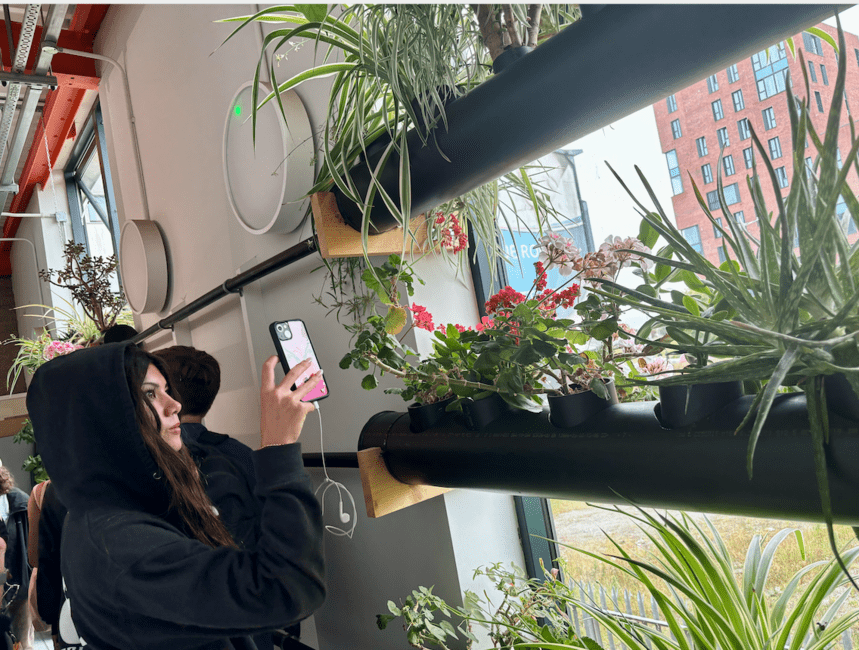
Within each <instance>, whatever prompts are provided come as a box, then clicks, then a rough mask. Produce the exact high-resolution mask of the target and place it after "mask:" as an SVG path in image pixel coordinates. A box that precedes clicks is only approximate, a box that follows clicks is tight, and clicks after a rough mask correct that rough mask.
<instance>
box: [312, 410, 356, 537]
mask: <svg viewBox="0 0 859 650" xmlns="http://www.w3.org/2000/svg"><path fill="white" fill-rule="evenodd" d="M313 406H314V408H315V409H316V415H318V416H319V453H320V455H321V456H322V472H323V473H324V474H325V479H324V480H323V481H322V483H320V484H319V487H318V488H316V492H314V494H316V495H317V498H318V499H319V502H320V503H321V504H322V517H323V519H324V517H325V494H326V493H327V492H328V490H330V489H331V488H332V487H333V488H336V490H337V497H338V498H339V500H340V504H339V512H340V521H341V522H342V523H344V524H347V523H349V521H351V522H352V526H351V527H350V528H349V529H348V530H344V529H342V528H339V527H337V526H331V525H326V526H325V530H327V531H328V532H329V533H331V534H332V535H336V536H338V537H348V538H349V539H352V535H353V534H354V533H355V526H356V525H357V524H358V510H357V508H356V507H355V497H353V496H352V493H351V492H350V491H349V488H347V487H346V486H345V485H343V484H342V483H339V482H337V481H334V480H332V479H331V477H330V476H328V468H327V467H326V465H325V445H324V443H323V440H322V412H321V411H320V409H319V402H313ZM319 490H322V495H321V496H320V495H319ZM343 492H346V496H348V497H349V503H350V504H351V505H352V512H351V514H347V513H346V512H344V511H343Z"/></svg>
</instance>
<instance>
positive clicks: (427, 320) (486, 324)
mask: <svg viewBox="0 0 859 650" xmlns="http://www.w3.org/2000/svg"><path fill="white" fill-rule="evenodd" d="M409 309H411V310H412V319H413V320H414V323H415V327H418V328H420V329H422V330H426V331H427V332H432V331H434V330H438V331H439V332H446V331H447V325H439V326H436V325H434V324H433V322H432V314H430V313H429V312H428V311H427V308H426V307H422V306H420V305H412V306H411V307H409ZM493 325H495V322H494V321H493V320H492V319H491V318H489V317H488V316H484V317H483V318H481V319H480V322H479V323H478V324H477V325H476V326H475V328H474V329H476V330H477V331H478V332H482V331H483V330H485V329H487V328H490V327H492V326H493ZM453 326H454V327H455V328H456V330H457V331H458V332H470V331H472V328H471V327H470V326H469V327H465V326H464V325H459V324H453Z"/></svg>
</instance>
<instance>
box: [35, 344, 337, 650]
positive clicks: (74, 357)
mask: <svg viewBox="0 0 859 650" xmlns="http://www.w3.org/2000/svg"><path fill="white" fill-rule="evenodd" d="M276 363H277V359H276V357H272V358H271V359H269V360H268V361H267V362H266V363H265V365H264V366H263V376H262V389H261V404H262V408H261V433H262V437H261V442H262V448H261V449H259V450H257V451H255V452H254V465H255V470H256V479H257V486H256V495H257V498H258V499H259V500H260V502H261V503H262V517H261V535H260V539H259V543H258V547H257V549H256V550H255V551H253V552H250V551H244V550H240V549H238V548H236V546H235V544H234V543H233V541H232V539H231V538H230V536H229V533H227V531H226V529H225V528H224V526H223V524H222V523H221V522H220V520H219V519H218V517H217V515H216V514H215V512H214V510H213V508H212V506H211V502H209V501H208V498H207V497H206V495H205V492H204V491H203V489H202V486H201V484H200V482H199V478H198V474H197V471H196V466H195V465H194V463H193V461H192V460H191V459H190V456H189V455H188V454H187V450H185V449H184V448H182V447H181V445H180V444H178V443H177V440H178V433H177V431H178V429H177V431H174V429H176V426H175V425H176V424H178V418H177V417H176V413H178V407H177V406H178V403H176V402H175V400H172V398H171V397H170V395H169V386H168V385H167V381H166V379H164V376H163V371H162V370H161V369H159V366H160V363H159V361H158V360H157V359H155V358H154V357H151V356H150V355H148V354H146V353H144V352H142V351H140V350H139V349H138V348H136V347H135V346H133V345H131V344H129V343H117V344H111V345H104V346H100V347H97V348H90V349H86V350H80V351H78V352H74V353H72V354H70V355H66V356H62V357H58V358H56V359H54V360H52V361H50V362H49V363H46V364H45V365H44V366H42V367H41V368H40V369H39V370H38V371H37V372H36V374H35V375H34V377H33V382H32V383H31V385H30V389H29V391H28V395H27V406H28V411H29V413H30V416H31V419H32V421H33V426H34V431H35V435H36V440H37V442H38V444H39V448H40V451H41V453H42V458H43V461H44V463H45V467H46V468H47V470H48V473H49V474H50V475H51V479H52V483H53V485H54V486H55V489H56V490H57V492H58V495H59V497H60V499H61V501H62V502H63V503H64V504H65V505H66V506H67V507H68V509H69V515H68V518H67V519H66V524H65V527H64V531H63V539H62V573H63V577H64V578H65V581H66V586H67V588H68V592H69V596H70V599H71V607H72V618H73V620H74V622H75V625H76V627H77V631H78V633H79V634H80V635H81V636H82V637H83V638H84V639H85V640H86V642H87V644H88V647H91V648H93V650H102V649H104V650H108V649H110V650H113V649H116V650H131V649H137V648H140V649H144V648H147V649H148V648H153V649H154V648H158V649H159V650H163V649H164V648H171V650H173V649H175V650H182V649H189V650H190V649H199V650H203V649H205V650H215V649H218V650H223V649H230V648H234V649H236V650H239V649H251V648H253V647H254V646H253V642H252V641H251V640H250V639H249V638H248V635H253V634H257V633H259V632H262V631H265V630H272V629H276V628H281V627H283V626H286V625H289V624H290V623H293V622H295V621H298V620H301V619H302V618H304V617H306V616H308V615H309V614H311V613H312V612H313V611H314V610H315V609H316V608H318V607H319V605H320V604H321V603H322V600H323V598H324V594H325V589H324V577H323V560H322V541H321V537H322V521H321V513H320V509H319V505H318V502H317V501H316V499H315V498H314V496H313V492H312V489H311V486H310V481H309V478H308V476H307V474H306V472H305V471H304V467H303V464H302V460H301V449H300V445H299V444H298V443H297V440H298V437H299V435H300V433H301V427H302V425H303V422H304V418H305V416H306V415H307V413H308V412H309V411H310V410H312V408H313V407H312V406H311V405H309V404H305V403H303V402H301V401H300V400H301V398H302V397H303V396H304V395H305V394H306V393H307V392H309V391H310V390H311V389H312V387H313V385H314V384H315V383H316V381H318V377H315V376H314V377H313V378H311V380H309V381H308V382H307V383H305V384H304V385H302V386H300V387H298V388H297V389H296V390H294V391H293V390H291V388H290V387H291V386H292V385H293V383H294V381H295V379H296V378H297V377H298V376H299V375H300V374H301V372H303V371H304V370H305V369H306V367H305V365H303V364H299V365H297V366H296V367H295V368H293V369H292V370H291V371H290V372H289V373H288V374H287V376H286V377H285V378H284V380H283V381H282V382H281V383H280V384H278V385H275V382H274V368H275V365H276ZM174 420H175V422H174Z"/></svg>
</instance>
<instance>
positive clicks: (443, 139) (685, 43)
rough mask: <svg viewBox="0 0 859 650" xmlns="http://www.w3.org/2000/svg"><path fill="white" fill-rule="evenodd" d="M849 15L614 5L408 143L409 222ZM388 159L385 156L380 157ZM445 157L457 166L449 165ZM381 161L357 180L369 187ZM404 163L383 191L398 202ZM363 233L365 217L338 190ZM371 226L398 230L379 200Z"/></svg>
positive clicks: (461, 101)
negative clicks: (425, 139)
mask: <svg viewBox="0 0 859 650" xmlns="http://www.w3.org/2000/svg"><path fill="white" fill-rule="evenodd" d="M849 6H851V5H834V4H825V5H823V4H804V5H794V4H779V5H772V4H769V5H763V4H759V5H746V4H721V5H710V4H708V5H701V4H696V3H685V4H650V5H606V6H604V7H602V8H601V9H600V10H599V11H598V12H595V13H592V14H588V15H586V16H585V17H584V18H582V20H580V21H578V22H576V23H574V24H572V25H570V26H569V27H567V28H565V29H564V30H563V31H561V32H560V33H559V34H557V35H556V36H553V37H552V38H550V39H549V40H547V41H545V42H543V43H542V44H541V45H540V46H539V47H537V48H536V49H535V50H534V51H533V52H531V53H530V54H527V55H526V56H525V57H523V58H522V59H520V60H518V61H517V62H515V63H514V64H512V65H510V66H509V67H507V68H506V69H504V70H503V71H502V72H501V73H499V74H497V75H495V76H494V77H493V78H491V79H489V80H487V81H486V82H485V83H483V84H481V85H480V86H478V87H476V88H474V89H473V90H472V91H471V92H469V93H468V94H467V95H464V96H463V97H460V98H458V99H456V100H455V101H453V102H451V103H450V104H448V105H447V107H446V109H445V110H446V114H447V120H448V129H447V130H445V129H444V128H443V127H439V128H437V129H436V131H435V141H436V142H437V143H438V147H436V144H435V143H434V142H433V139H432V138H430V144H427V145H423V144H422V143H421V141H420V139H419V137H418V134H417V133H414V132H413V133H411V134H410V135H409V163H410V165H411V176H412V207H411V213H412V215H418V214H421V213H422V212H424V211H426V210H429V209H432V208H434V207H436V206H438V205H440V204H442V203H444V202H445V201H448V200H450V199H452V198H454V197H457V196H460V195H462V194H465V193H466V192H469V191H471V190H472V189H474V188H476V187H479V186H481V185H483V184H485V183H488V182H489V181H491V180H494V179H496V178H498V177H499V176H502V175H503V174H506V173H508V172H510V171H512V170H514V169H517V168H518V167H521V166H522V165H524V164H527V163H529V162H531V161H533V160H535V159H537V158H539V157H540V156H543V155H546V154H548V153H551V152H552V151H554V150H556V149H557V148H559V147H562V146H564V145H566V144H569V143H570V142H572V141H574V140H576V139H578V138H580V137H582V136H584V135H587V134H588V133H592V132H593V131H596V130H597V129H599V128H601V127H603V126H606V125H607V124H611V123H612V122H614V121H615V120H618V119H620V118H622V117H624V116H626V115H629V114H630V113H633V112H634V111H637V110H639V109H641V108H644V107H646V106H648V105H650V104H652V103H654V102H656V101H659V100H660V99H662V98H664V97H666V96H668V95H670V94H672V93H673V92H676V91H678V90H681V89H682V88H685V87H686V86H688V85H689V84H691V83H694V82H696V81H699V80H700V79H703V78H704V77H706V76H707V75H710V74H713V73H714V72H717V71H719V70H722V69H724V68H726V67H728V66H729V65H732V64H733V63H736V62H737V61H738V60H739V59H742V58H743V57H746V56H751V55H752V54H754V53H755V52H758V51H760V50H762V49H764V48H766V47H769V46H770V45H772V44H773V43H775V42H777V41H779V40H781V39H783V38H786V37H788V36H792V35H794V34H796V33H798V32H801V31H802V30H803V29H805V28H806V27H808V26H810V25H814V24H816V23H818V22H820V21H822V20H823V19H825V18H828V17H830V16H832V15H833V14H834V13H835V10H836V8H839V7H840V8H842V9H846V8H847V7H849ZM380 149H381V148H380ZM439 149H440V150H441V151H443V152H444V153H445V154H446V155H447V157H448V158H449V160H446V159H445V158H444V157H443V156H442V154H440V153H439ZM381 153H382V152H381V150H378V151H376V153H375V155H371V156H370V160H369V167H368V164H367V163H366V162H364V163H361V164H359V165H357V166H356V167H354V168H353V169H352V170H351V171H350V173H351V174H352V176H353V178H354V179H355V181H356V185H357V186H358V187H359V188H366V187H367V186H369V183H370V176H369V171H368V169H369V168H372V169H375V167H376V164H377V162H378V160H379V158H380V157H381ZM398 170H399V161H398V159H397V158H396V157H394V158H392V159H391V160H390V161H389V162H388V164H387V165H386V166H385V171H383V173H382V176H381V179H380V180H381V183H382V185H383V186H384V187H385V188H386V190H387V191H388V193H389V194H390V195H391V196H392V197H393V198H394V199H395V200H398V197H399V175H398ZM333 191H334V194H335V196H336V198H337V204H338V207H339V209H340V213H341V214H342V215H343V217H344V218H345V220H346V222H347V223H349V224H350V225H352V226H353V227H355V226H356V224H357V226H358V227H360V224H361V219H362V214H361V210H360V208H359V207H358V206H357V205H355V204H354V203H352V202H351V201H349V200H347V199H346V198H345V197H344V196H343V195H342V194H341V193H340V192H339V190H336V189H335V190H333ZM370 218H371V220H372V222H373V224H374V225H375V227H376V229H377V230H384V229H386V228H387V227H391V226H393V225H395V222H393V220H392V218H391V216H390V213H389V212H388V211H387V209H386V208H385V206H384V203H383V202H382V200H381V199H379V198H377V199H376V200H375V201H374V206H373V210H372V211H371V213H370Z"/></svg>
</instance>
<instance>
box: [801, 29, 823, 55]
mask: <svg viewBox="0 0 859 650" xmlns="http://www.w3.org/2000/svg"><path fill="white" fill-rule="evenodd" d="M802 42H803V43H804V44H805V51H806V52H811V53H812V54H819V55H820V56H823V46H822V45H821V43H820V37H819V36H815V35H814V34H809V33H808V32H802Z"/></svg>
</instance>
